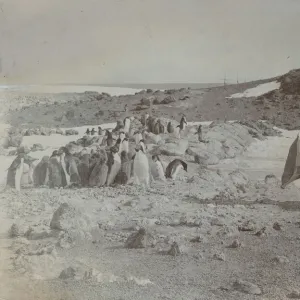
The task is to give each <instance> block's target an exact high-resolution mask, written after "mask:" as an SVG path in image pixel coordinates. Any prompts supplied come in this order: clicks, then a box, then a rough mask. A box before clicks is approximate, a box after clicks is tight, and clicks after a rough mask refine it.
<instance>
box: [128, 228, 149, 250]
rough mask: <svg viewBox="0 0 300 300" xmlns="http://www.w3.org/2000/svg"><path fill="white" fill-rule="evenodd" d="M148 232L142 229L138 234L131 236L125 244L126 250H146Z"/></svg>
mask: <svg viewBox="0 0 300 300" xmlns="http://www.w3.org/2000/svg"><path fill="white" fill-rule="evenodd" d="M145 236H146V230H145V229H144V228H140V229H139V231H138V232H135V233H133V234H131V235H130V236H129V237H128V239H127V240H126V242H125V248H128V249H138V248H145V244H144V243H145Z"/></svg>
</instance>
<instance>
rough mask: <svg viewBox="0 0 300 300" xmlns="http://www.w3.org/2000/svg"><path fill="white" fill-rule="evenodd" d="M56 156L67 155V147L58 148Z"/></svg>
mask: <svg viewBox="0 0 300 300" xmlns="http://www.w3.org/2000/svg"><path fill="white" fill-rule="evenodd" d="M58 154H59V155H62V154H65V155H68V154H70V152H69V150H68V148H67V147H60V148H59V149H58Z"/></svg>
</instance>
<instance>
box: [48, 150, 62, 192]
mask: <svg viewBox="0 0 300 300" xmlns="http://www.w3.org/2000/svg"><path fill="white" fill-rule="evenodd" d="M48 171H49V181H48V184H49V187H50V188H60V187H65V186H66V185H67V180H66V175H65V172H64V170H63V168H62V165H61V163H60V156H59V152H58V151H57V150H55V151H53V153H52V155H51V157H50V159H49V164H48Z"/></svg>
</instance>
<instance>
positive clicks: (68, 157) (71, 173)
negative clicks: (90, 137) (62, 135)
mask: <svg viewBox="0 0 300 300" xmlns="http://www.w3.org/2000/svg"><path fill="white" fill-rule="evenodd" d="M59 154H60V162H61V165H62V167H63V170H64V172H65V175H66V179H67V185H70V184H79V183H80V181H81V180H80V177H79V174H78V168H77V164H76V161H75V159H74V157H73V156H72V154H71V153H70V152H69V150H68V149H67V148H66V147H61V148H60V149H59Z"/></svg>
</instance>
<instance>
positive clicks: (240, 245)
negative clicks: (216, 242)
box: [229, 239, 242, 248]
mask: <svg viewBox="0 0 300 300" xmlns="http://www.w3.org/2000/svg"><path fill="white" fill-rule="evenodd" d="M239 247H242V243H241V242H240V241H239V240H238V239H236V240H234V241H233V242H232V244H231V245H230V246H229V248H239Z"/></svg>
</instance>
